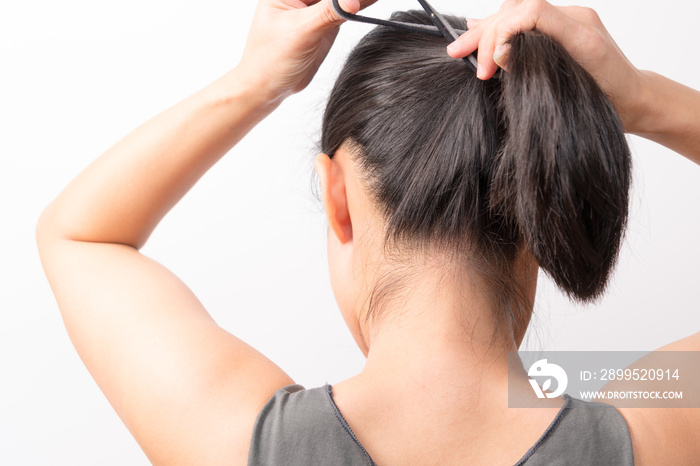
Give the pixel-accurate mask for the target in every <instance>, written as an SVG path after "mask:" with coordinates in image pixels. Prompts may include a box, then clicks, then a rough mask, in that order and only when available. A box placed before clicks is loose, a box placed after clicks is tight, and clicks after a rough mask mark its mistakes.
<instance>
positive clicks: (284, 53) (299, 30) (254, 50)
mask: <svg viewBox="0 0 700 466" xmlns="http://www.w3.org/2000/svg"><path fill="white" fill-rule="evenodd" d="M375 1H376V0H339V3H340V6H341V7H342V8H343V9H344V10H345V11H347V12H349V13H357V12H358V11H359V10H360V9H361V8H364V7H365V6H367V5H370V4H372V3H374V2H375ZM342 22H343V20H342V19H341V18H340V17H339V16H338V15H337V14H336V13H335V11H333V6H332V4H331V0H260V1H259V2H258V7H257V10H256V12H255V17H254V18H253V24H252V26H251V28H250V32H249V33H248V40H247V42H246V47H245V50H244V52H243V58H242V59H241V62H240V64H239V65H238V67H237V69H238V71H243V72H244V73H245V75H246V76H247V77H248V78H249V79H252V80H254V81H255V83H256V85H257V86H259V87H260V89H261V91H262V92H264V93H265V95H266V97H267V98H268V99H270V100H273V101H274V100H281V99H283V98H285V97H287V96H288V95H290V94H293V93H296V92H299V91H301V90H302V89H304V88H305V87H306V86H307V85H308V84H309V82H311V79H312V78H313V76H314V75H315V74H316V71H317V70H318V68H319V66H321V63H322V62H323V60H324V59H325V58H326V55H327V54H328V51H329V50H330V48H331V45H333V41H334V40H335V37H336V35H337V34H338V27H339V26H340V24H341V23H342Z"/></svg>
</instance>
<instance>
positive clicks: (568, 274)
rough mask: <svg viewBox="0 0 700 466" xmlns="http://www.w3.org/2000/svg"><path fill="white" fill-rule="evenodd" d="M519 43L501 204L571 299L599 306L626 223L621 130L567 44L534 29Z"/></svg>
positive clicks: (508, 98)
mask: <svg viewBox="0 0 700 466" xmlns="http://www.w3.org/2000/svg"><path fill="white" fill-rule="evenodd" d="M510 45H511V52H510V56H509V64H508V65H509V66H508V72H507V73H502V74H501V77H502V81H503V83H502V93H501V97H500V101H499V104H500V107H501V110H502V112H503V118H504V122H505V126H506V137H505V139H504V141H503V145H502V148H501V150H500V153H499V162H498V166H497V168H496V171H495V175H494V179H493V192H494V197H493V198H492V201H493V202H492V208H496V209H497V210H499V211H501V212H503V211H505V212H507V215H510V216H512V217H513V218H515V219H517V224H518V225H519V227H520V230H521V234H522V235H523V237H524V240H525V242H526V244H527V245H528V246H529V248H530V250H531V251H532V253H533V255H534V257H535V258H536V259H537V261H538V263H539V264H540V267H541V268H542V269H543V270H544V271H545V272H546V273H547V274H548V275H549V276H550V277H551V278H552V279H553V280H554V282H555V283H556V284H557V285H558V286H559V287H560V288H561V289H562V290H564V291H565V292H566V293H567V294H568V296H569V297H570V298H573V299H575V300H579V301H583V302H586V301H591V300H593V299H595V298H597V297H598V296H600V295H601V294H602V293H603V291H604V290H605V286H606V283H607V282H608V277H609V275H610V273H611V270H612V268H613V266H614V263H615V261H616V257H617V254H618V251H619V247H620V243H621V240H622V238H623V232H624V228H625V225H626V222H627V206H628V195H629V187H630V182H631V175H630V170H631V156H630V151H629V148H628V146H627V141H626V140H625V136H624V131H623V129H622V124H621V122H620V119H619V117H618V115H617V114H616V113H615V109H614V108H613V106H612V104H611V103H610V100H609V99H608V98H607V97H606V96H605V94H604V93H603V91H602V90H601V89H600V88H599V87H598V85H597V84H596V82H595V81H594V80H593V78H592V77H591V76H590V74H588V73H587V72H586V71H585V70H584V69H583V68H582V67H581V66H580V65H579V64H578V63H576V62H575V61H574V60H573V59H572V58H571V56H570V55H569V54H568V53H567V52H566V50H564V48H563V47H562V46H561V45H560V44H558V43H557V42H555V41H554V40H552V39H551V38H549V37H548V36H545V35H544V34H542V33H539V32H537V31H530V32H527V33H520V34H516V35H515V36H513V37H512V38H511V41H510Z"/></svg>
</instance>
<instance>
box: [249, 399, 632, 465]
mask: <svg viewBox="0 0 700 466" xmlns="http://www.w3.org/2000/svg"><path fill="white" fill-rule="evenodd" d="M564 396H565V398H566V402H565V403H564V406H563V407H562V408H561V410H560V411H559V413H558V414H557V416H556V417H555V418H554V420H553V421H552V423H551V424H550V425H549V427H548V428H547V430H546V431H545V432H544V434H542V436H541V437H540V439H539V440H538V441H537V443H535V444H534V445H533V446H532V448H530V450H528V452H527V453H525V455H524V456H523V457H522V458H521V459H520V461H518V463H517V465H526V466H537V465H548V466H552V465H571V464H575V465H596V466H598V465H599V466H613V465H633V464H634V460H633V456H632V441H631V439H630V433H629V429H628V428H627V423H626V422H625V420H624V418H623V417H622V415H621V414H620V413H619V412H618V411H617V409H615V408H614V407H613V406H610V405H606V404H603V403H598V402H586V401H582V400H577V399H574V398H571V397H569V396H568V395H564ZM248 465H249V466H254V465H255V466H257V465H284V466H308V465H324V466H325V465H330V466H340V465H344V466H354V465H365V466H367V465H374V462H373V461H372V458H370V456H369V454H368V453H367V451H366V450H365V449H364V447H363V446H362V444H360V442H359V440H358V439H357V437H356V436H355V434H354V433H353V431H352V429H351V428H350V426H349V425H348V423H347V422H346V421H345V418H344V417H343V415H342V414H340V411H339V410H338V407H337V406H336V405H335V402H334V401H333V396H332V392H331V386H330V385H326V386H324V387H318V388H312V389H309V390H306V389H304V387H302V386H301V385H289V386H287V387H284V388H281V389H279V390H278V391H277V392H276V393H275V395H274V396H273V397H272V398H271V399H270V401H268V402H267V404H266V405H265V406H264V407H263V409H262V411H260V414H259V415H258V418H257V420H256V421H255V426H254V428H253V436H252V440H251V444H250V453H249V456H248Z"/></svg>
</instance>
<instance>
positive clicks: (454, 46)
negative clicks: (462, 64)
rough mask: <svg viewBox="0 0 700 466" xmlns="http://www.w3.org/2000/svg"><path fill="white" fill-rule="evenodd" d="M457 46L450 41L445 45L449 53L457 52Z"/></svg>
mask: <svg viewBox="0 0 700 466" xmlns="http://www.w3.org/2000/svg"><path fill="white" fill-rule="evenodd" d="M457 50H458V47H457V43H456V42H452V43H451V44H450V45H448V46H447V53H449V54H450V55H453V54H455V53H457Z"/></svg>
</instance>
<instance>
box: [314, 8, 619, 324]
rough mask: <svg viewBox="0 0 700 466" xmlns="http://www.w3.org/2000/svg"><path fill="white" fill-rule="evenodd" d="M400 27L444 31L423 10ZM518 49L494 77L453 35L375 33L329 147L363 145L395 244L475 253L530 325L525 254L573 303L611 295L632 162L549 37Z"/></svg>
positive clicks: (338, 89)
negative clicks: (471, 62)
mask: <svg viewBox="0 0 700 466" xmlns="http://www.w3.org/2000/svg"><path fill="white" fill-rule="evenodd" d="M392 19H394V20H397V21H405V22H416V23H423V24H431V21H430V19H429V18H428V16H427V15H426V14H424V13H423V12H417V11H411V12H404V13H396V14H394V16H393V17H392ZM448 19H449V21H450V22H451V23H452V25H453V26H454V27H455V28H458V29H466V24H465V22H464V20H463V19H457V18H451V17H450V18H448ZM510 44H511V50H510V54H509V59H508V72H507V73H504V72H501V73H500V78H499V79H490V80H488V81H481V80H479V79H477V78H476V77H475V76H474V73H473V71H471V70H470V69H469V67H468V66H467V65H466V64H465V63H464V62H463V61H461V60H454V59H452V58H450V57H448V56H447V54H446V53H445V42H444V40H443V39H442V38H438V37H436V38H432V37H427V36H423V35H417V34H413V33H408V32H404V31H396V30H393V29H390V28H386V27H377V28H375V29H374V30H372V31H371V32H370V33H369V34H368V35H367V36H365V37H364V38H363V39H362V41H361V42H360V43H359V44H358V45H357V46H356V48H355V49H354V50H353V52H352V53H351V55H350V56H349V58H348V60H347V63H346V64H345V67H344V68H343V70H342V72H341V73H340V76H339V78H338V80H337V82H336V85H335V88H334V89H333V91H332V93H331V96H330V98H329V101H328V105H327V108H326V112H325V115H324V120H323V130H322V140H321V145H322V147H321V149H322V150H323V151H324V152H325V153H326V154H329V155H330V156H332V155H333V154H334V152H336V151H337V150H338V149H339V148H340V147H341V145H343V144H345V145H346V147H348V148H350V156H351V157H352V158H353V160H354V161H355V162H356V163H357V165H358V166H359V167H360V171H361V173H362V174H363V176H362V179H363V180H364V182H365V183H364V184H365V187H366V188H367V190H368V192H369V193H370V195H371V196H372V198H373V199H374V201H375V202H376V205H377V206H378V207H379V209H380V211H381V212H382V213H383V215H384V217H385V220H386V245H392V246H395V247H401V248H403V249H404V250H405V249H406V248H408V249H409V250H412V249H414V248H415V249H417V250H421V249H423V250H425V249H430V248H434V247H438V248H441V249H442V250H445V251H449V252H451V253H454V254H457V255H458V256H460V257H463V260H464V261H466V263H468V264H470V265H471V266H472V269H473V270H475V271H477V272H478V273H479V275H480V277H481V278H482V279H483V280H484V283H486V284H487V285H489V286H491V287H492V289H493V291H494V293H495V294H494V297H495V298H496V299H497V303H498V307H501V308H505V309H506V314H507V315H505V316H502V317H507V318H510V319H516V320H517V318H518V315H516V314H521V313H522V312H524V311H523V310H522V309H520V308H519V304H518V302H519V301H518V300H519V298H522V293H520V292H519V291H518V287H517V284H516V283H515V280H514V278H513V277H514V272H515V264H516V260H517V257H518V255H519V252H521V251H522V250H523V247H525V246H526V247H527V248H529V250H530V251H532V254H533V256H534V257H535V259H536V260H537V262H538V263H539V265H540V267H541V268H542V269H543V270H544V271H545V272H546V273H547V274H548V275H549V276H550V277H551V278H552V279H553V280H554V282H555V283H556V284H557V285H558V286H559V287H560V288H561V289H562V290H563V291H564V292H565V293H567V295H568V296H569V297H570V298H572V299H574V300H577V301H580V302H591V301H593V300H595V299H596V298H597V297H599V296H600V295H601V294H602V293H603V291H604V290H605V288H606V285H607V283H608V281H609V277H610V274H611V271H612V269H613V266H614V264H615V261H616V258H617V255H618V251H619V248H620V243H621V239H622V237H623V232H624V228H625V225H626V220H627V205H628V192H629V186H630V182H631V176H630V170H631V167H630V165H631V158H630V154H629V149H628V147H627V143H626V140H625V137H624V133H623V129H622V126H621V123H620V121H619V118H618V116H617V114H616V113H615V111H614V108H613V106H612V105H611V103H610V101H609V100H608V99H607V97H606V96H605V95H604V93H603V92H602V91H601V90H600V89H599V87H598V86H597V85H596V83H595V81H594V80H593V78H592V77H591V76H590V75H589V74H588V73H587V72H586V71H585V70H584V69H583V68H581V67H580V66H579V65H578V64H577V63H576V62H575V61H574V60H573V59H572V58H571V57H570V56H569V54H568V53H567V52H566V51H565V50H564V49H563V47H561V46H560V45H559V44H558V43H556V42H555V41H553V40H552V39H550V38H548V37H547V36H545V35H543V34H541V33H538V32H537V31H530V32H524V33H519V34H516V35H515V36H513V37H512V38H511V41H510ZM525 312H527V311H525Z"/></svg>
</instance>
